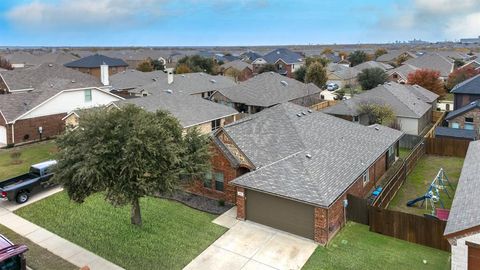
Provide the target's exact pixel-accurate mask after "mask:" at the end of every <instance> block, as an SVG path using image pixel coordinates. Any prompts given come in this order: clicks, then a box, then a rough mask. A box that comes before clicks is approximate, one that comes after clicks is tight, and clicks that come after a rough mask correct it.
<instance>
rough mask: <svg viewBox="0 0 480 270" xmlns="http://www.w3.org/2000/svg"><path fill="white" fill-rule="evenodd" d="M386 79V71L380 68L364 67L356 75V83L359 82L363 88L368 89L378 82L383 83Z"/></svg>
mask: <svg viewBox="0 0 480 270" xmlns="http://www.w3.org/2000/svg"><path fill="white" fill-rule="evenodd" d="M387 79H388V75H387V73H386V72H385V71H384V70H383V69H381V68H366V69H364V70H362V72H360V73H359V74H358V75H357V80H358V83H360V85H361V86H362V89H363V90H370V89H372V88H374V87H376V86H378V85H379V84H383V83H385V82H386V81H387Z"/></svg>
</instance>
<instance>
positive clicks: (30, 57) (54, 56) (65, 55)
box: [2, 51, 78, 68]
mask: <svg viewBox="0 0 480 270" xmlns="http://www.w3.org/2000/svg"><path fill="white" fill-rule="evenodd" d="M2 57H4V58H5V59H7V60H8V61H9V62H10V64H11V65H12V67H13V68H27V67H34V66H39V65H41V64H61V65H63V64H65V63H67V62H71V61H74V60H77V59H78V57H76V56H74V55H73V54H71V53H69V52H65V51H50V52H36V53H35V54H34V53H30V52H28V51H14V52H11V53H7V54H5V55H3V56H2Z"/></svg>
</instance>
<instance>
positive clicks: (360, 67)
mask: <svg viewBox="0 0 480 270" xmlns="http://www.w3.org/2000/svg"><path fill="white" fill-rule="evenodd" d="M353 68H355V69H356V70H358V71H363V70H364V69H367V68H381V69H382V70H383V71H387V70H390V69H393V67H392V66H391V65H389V64H385V63H381V62H377V61H367V62H363V63H361V64H359V65H356V66H354V67H353Z"/></svg>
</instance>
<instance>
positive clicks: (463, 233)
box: [444, 141, 480, 270]
mask: <svg viewBox="0 0 480 270" xmlns="http://www.w3.org/2000/svg"><path fill="white" fill-rule="evenodd" d="M478 164H480V141H475V142H471V143H470V145H469V147H468V151H467V155H466V157H465V161H464V162H463V168H462V172H461V174H460V178H459V180H458V184H457V187H456V190H455V197H454V198H453V203H452V208H451V209H450V215H449V217H448V221H447V226H446V228H445V232H444V235H445V237H446V238H447V239H448V242H449V243H450V245H451V250H452V259H451V261H452V265H451V268H452V269H453V270H461V269H462V270H463V269H480V213H479V210H480V200H479V199H478V197H479V196H480V177H479V175H480V166H479V165H478Z"/></svg>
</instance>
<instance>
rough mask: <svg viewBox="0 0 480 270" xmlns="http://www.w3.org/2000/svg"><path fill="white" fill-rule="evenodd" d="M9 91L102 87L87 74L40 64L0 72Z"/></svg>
mask: <svg viewBox="0 0 480 270" xmlns="http://www.w3.org/2000/svg"><path fill="white" fill-rule="evenodd" d="M0 75H1V76H2V77H3V79H4V80H5V82H6V84H7V86H8V88H9V90H10V91H14V90H23V89H34V90H43V89H45V87H43V88H42V87H40V86H42V85H43V86H46V88H52V87H50V85H53V86H54V87H55V88H56V89H60V90H64V89H72V88H83V87H91V86H102V84H101V83H100V81H99V80H98V79H97V78H95V77H93V76H91V75H88V74H85V73H82V72H79V71H76V70H72V69H69V68H66V67H63V66H62V65H58V64H42V65H40V66H36V67H31V68H25V69H15V70H7V71H2V72H0Z"/></svg>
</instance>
